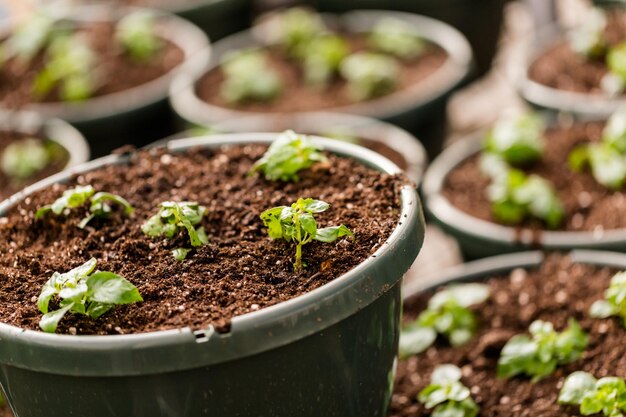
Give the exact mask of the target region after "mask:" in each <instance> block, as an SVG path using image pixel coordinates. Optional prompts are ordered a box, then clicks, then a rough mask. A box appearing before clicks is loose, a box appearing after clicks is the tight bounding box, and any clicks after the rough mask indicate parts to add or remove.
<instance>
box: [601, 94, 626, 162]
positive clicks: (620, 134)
mask: <svg viewBox="0 0 626 417" xmlns="http://www.w3.org/2000/svg"><path fill="white" fill-rule="evenodd" d="M602 141H603V142H604V143H606V144H608V145H609V146H611V147H613V148H615V149H617V150H618V151H619V152H620V153H621V154H624V153H626V106H621V107H620V108H618V109H617V110H616V111H615V113H613V114H612V115H611V117H609V120H607V122H606V126H604V130H603V131H602Z"/></svg>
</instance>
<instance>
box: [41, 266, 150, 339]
mask: <svg viewBox="0 0 626 417" xmlns="http://www.w3.org/2000/svg"><path fill="white" fill-rule="evenodd" d="M96 263H97V261H96V259H94V258H91V259H90V260H88V261H87V262H85V263H84V264H83V265H81V266H79V267H78V268H74V269H72V270H71V271H69V272H66V273H63V274H60V273H58V272H55V273H54V274H53V275H52V277H51V278H50V279H49V280H48V282H46V284H45V285H44V287H43V288H42V290H41V294H40V295H39V298H38V299H37V307H38V308H39V310H40V311H41V312H42V313H44V315H43V317H42V318H41V320H40V321H39V327H40V328H41V330H43V331H44V332H48V333H54V332H55V331H56V329H57V326H58V324H59V322H60V321H61V319H62V318H63V316H65V314H66V313H68V312H71V313H76V314H84V315H87V316H89V317H91V318H94V319H96V318H98V317H100V316H101V315H103V314H104V313H106V312H107V311H109V310H110V309H112V308H113V307H115V306H116V305H122V304H131V303H136V302H139V301H143V299H142V298H141V295H140V294H139V291H138V290H137V288H136V287H135V286H134V285H133V284H131V283H130V282H129V281H128V280H126V279H125V278H123V277H121V276H119V275H117V274H114V273H112V272H104V271H96V272H93V271H94V269H95V268H96ZM53 299H58V300H59V309H58V310H54V311H49V307H50V301H52V300H53Z"/></svg>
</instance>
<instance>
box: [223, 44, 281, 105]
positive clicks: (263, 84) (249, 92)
mask: <svg viewBox="0 0 626 417" xmlns="http://www.w3.org/2000/svg"><path fill="white" fill-rule="evenodd" d="M221 68H222V71H223V73H224V77H225V80H224V82H223V83H222V86H221V90H220V95H221V96H222V98H223V99H224V100H226V101H228V102H229V103H241V102H245V101H247V100H254V101H270V100H272V99H274V98H275V97H276V96H277V95H278V94H279V93H280V91H281V89H282V82H281V79H280V77H279V75H278V74H277V73H276V71H275V70H274V69H272V68H271V67H270V66H269V63H268V60H267V54H266V53H265V52H263V51H261V50H259V49H242V50H238V51H234V52H231V53H229V54H227V55H226V57H225V58H224V60H223V62H222V65H221Z"/></svg>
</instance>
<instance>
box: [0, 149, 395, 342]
mask: <svg viewBox="0 0 626 417" xmlns="http://www.w3.org/2000/svg"><path fill="white" fill-rule="evenodd" d="M265 149H266V148H265V146H260V145H255V146H236V147H227V148H224V149H223V150H222V151H219V152H211V151H203V150H195V151H190V152H188V153H186V154H168V153H163V152H164V151H162V150H161V151H159V152H155V153H154V154H151V153H148V152H140V153H138V154H136V156H135V157H134V158H133V159H132V161H131V162H130V163H129V164H128V165H122V166H109V167H105V168H101V169H98V170H96V171H93V172H90V173H87V174H84V175H80V176H78V177H76V178H73V179H72V180H71V181H70V182H69V184H68V185H56V186H54V187H51V188H49V189H46V190H43V191H41V192H37V193H35V194H34V195H33V196H32V197H30V198H28V199H25V200H24V201H22V202H20V203H19V204H17V205H16V206H15V207H14V208H13V209H11V210H10V212H9V213H8V216H7V218H6V219H4V220H3V221H2V222H1V223H0V321H1V322H5V323H9V324H12V325H15V326H18V327H22V328H26V329H38V321H39V318H40V317H41V314H40V313H39V311H38V310H37V306H36V303H35V301H36V299H37V296H38V295H39V293H40V291H41V287H42V285H43V284H44V283H45V282H46V281H47V280H48V279H49V277H50V276H51V275H52V273H53V272H55V271H59V272H65V271H68V270H69V269H71V268H74V267H76V266H78V265H81V264H82V263H84V262H85V261H86V260H88V259H89V258H91V257H95V258H96V259H97V260H98V266H97V268H98V269H99V270H103V271H111V272H114V273H117V274H120V275H122V276H124V277H125V278H127V279H128V280H130V281H131V282H132V283H133V284H135V285H136V286H137V287H138V289H139V291H140V293H141V295H142V296H143V298H144V302H142V303H138V304H133V305H127V306H121V307H118V308H115V309H114V310H112V311H111V312H109V313H107V314H105V315H104V316H102V317H101V318H100V319H97V320H92V319H88V318H85V317H84V316H78V315H71V316H69V317H67V318H65V319H64V320H63V321H62V322H61V325H60V327H59V330H58V332H61V333H77V334H115V333H136V332H147V331H154V330H162V329H172V328H179V327H183V326H190V327H192V328H194V329H198V328H206V327H207V326H208V325H209V324H213V325H215V326H216V327H217V328H219V329H220V330H223V329H227V328H228V323H229V321H230V319H231V318H232V317H234V316H237V315H241V314H245V313H248V312H252V311H255V310H258V309H262V308H264V307H267V306H270V305H273V304H276V303H279V302H281V301H285V300H288V299H291V298H293V297H297V296H298V295H301V294H304V293H306V292H308V291H311V290H313V289H315V288H317V287H319V286H321V285H323V284H326V283H327V282H329V281H331V280H333V279H335V278H336V277H338V276H340V275H342V274H343V273H345V272H347V271H349V270H350V269H352V268H353V267H354V266H356V265H357V264H359V263H361V262H362V261H364V260H365V259H366V258H368V257H369V256H370V255H371V254H372V253H373V252H374V251H376V250H377V249H378V248H380V247H381V245H382V244H383V243H384V242H385V241H386V239H387V238H388V237H389V235H390V234H391V232H392V231H393V229H394V228H395V227H396V225H397V223H398V220H399V191H400V188H401V186H402V185H403V184H405V183H406V182H405V180H404V179H402V178H399V177H397V176H389V175H385V174H381V173H379V172H377V171H374V170H372V169H370V168H367V167H365V166H363V165H360V164H359V163H357V162H356V161H353V160H350V159H345V158H339V157H336V156H333V155H329V162H328V163H327V164H318V165H316V166H314V167H312V168H311V169H309V170H306V171H304V172H302V174H301V176H300V177H301V180H300V181H299V182H297V183H278V182H275V183H273V182H268V181H266V180H265V179H263V178H260V177H259V176H247V175H246V174H247V172H248V170H249V169H250V167H251V165H252V164H253V163H254V161H256V160H257V159H258V158H259V157H260V156H261V155H262V154H263V152H264V151H265ZM76 184H91V185H92V186H93V187H94V188H95V189H96V190H99V191H109V192H113V193H116V194H119V195H121V196H122V197H124V198H126V199H128V200H129V201H130V203H131V204H132V205H133V206H134V207H135V209H136V210H135V213H134V214H133V215H132V216H131V217H124V216H122V215H121V214H118V215H116V216H114V217H113V218H111V219H108V220H99V221H94V222H93V223H92V224H90V226H89V227H87V228H86V229H85V230H81V229H79V228H77V227H76V224H77V223H78V222H79V221H80V219H81V218H82V217H84V215H85V209H83V210H74V211H73V212H71V213H70V214H69V215H68V216H67V217H55V216H53V215H51V216H48V217H46V218H45V219H44V220H42V221H35V220H34V218H33V216H34V212H35V211H36V209H37V208H38V207H41V206H42V205H44V204H48V203H51V202H52V201H54V199H56V198H57V197H59V196H60V195H61V193H62V191H63V190H65V189H67V188H68V187H72V186H75V185H76ZM298 197H311V198H317V199H321V200H324V201H327V202H328V203H330V204H331V208H330V209H329V210H328V211H326V212H324V213H321V214H319V215H317V216H316V218H317V219H318V224H319V227H325V226H329V225H339V224H342V223H343V224H345V225H346V226H348V227H349V228H350V229H351V230H352V231H353V232H354V234H355V236H356V240H355V241H352V240H350V239H348V238H341V239H339V240H337V241H336V242H334V243H330V244H328V243H320V242H312V243H309V244H307V245H306V246H305V247H304V248H303V259H304V261H305V262H306V263H307V265H308V266H307V268H306V269H305V270H304V272H303V273H300V274H298V273H295V272H294V269H293V266H292V262H293V255H294V253H295V246H294V245H293V244H291V243H287V242H284V241H272V240H270V239H269V238H268V236H267V233H266V230H265V228H264V227H263V223H262V221H261V220H260V218H259V215H260V214H261V212H262V211H264V210H265V209H268V208H271V207H274V206H278V205H287V204H291V203H292V202H294V201H295V200H297V198H298ZM167 200H178V201H184V200H188V201H197V202H199V203H201V204H202V205H204V206H206V207H207V209H208V214H207V215H206V216H205V217H204V219H203V221H202V226H204V227H205V229H206V231H207V234H208V236H209V243H208V244H207V245H205V246H203V247H201V248H198V249H196V250H194V251H193V252H192V253H190V254H189V256H188V258H187V259H186V260H185V261H183V262H179V261H176V260H175V259H174V258H173V256H172V254H171V250H172V249H174V248H177V247H181V246H183V247H189V242H188V238H186V236H185V235H184V234H183V233H180V234H179V235H178V236H177V237H176V238H175V239H172V240H165V239H159V238H154V239H152V238H149V237H147V236H145V235H144V234H143V233H142V232H141V225H142V223H143V221H144V220H146V219H148V218H149V217H150V216H152V215H154V214H155V213H156V212H157V211H158V208H157V207H158V204H159V203H161V202H163V201H167Z"/></svg>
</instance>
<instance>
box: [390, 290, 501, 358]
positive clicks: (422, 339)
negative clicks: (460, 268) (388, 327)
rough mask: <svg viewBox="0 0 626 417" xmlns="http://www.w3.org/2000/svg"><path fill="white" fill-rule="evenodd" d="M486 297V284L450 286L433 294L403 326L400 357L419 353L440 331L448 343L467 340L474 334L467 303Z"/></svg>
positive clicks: (470, 312)
mask: <svg viewBox="0 0 626 417" xmlns="http://www.w3.org/2000/svg"><path fill="white" fill-rule="evenodd" d="M488 298H489V286H488V285H485V284H463V285H454V286H450V287H448V288H446V289H444V290H442V291H439V292H438V293H437V294H435V295H434V296H433V297H432V298H431V299H430V301H429V302H428V308H427V309H426V310H424V311H423V312H422V313H421V314H420V315H419V316H418V317H417V319H416V320H415V321H414V322H413V323H411V324H409V325H407V326H405V327H404V328H403V329H402V333H401V334H400V356H401V357H407V356H410V355H415V354H417V353H420V352H423V351H424V350H426V349H427V348H428V347H430V346H431V345H432V344H433V343H434V342H435V339H436V338H437V334H442V335H444V336H446V337H447V338H448V340H449V341H450V344H451V345H452V346H461V345H464V344H465V343H467V342H468V341H469V340H470V339H471V338H472V337H473V336H474V334H475V333H476V317H475V315H474V313H473V312H472V311H471V310H470V309H469V307H470V306H473V305H476V304H481V303H483V302H485V301H486V300H487V299H488Z"/></svg>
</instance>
